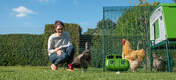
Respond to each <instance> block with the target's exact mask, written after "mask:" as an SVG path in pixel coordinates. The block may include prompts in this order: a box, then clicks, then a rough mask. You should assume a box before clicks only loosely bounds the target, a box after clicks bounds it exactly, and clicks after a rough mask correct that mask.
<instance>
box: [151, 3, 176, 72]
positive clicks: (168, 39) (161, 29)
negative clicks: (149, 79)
mask: <svg viewBox="0 0 176 80" xmlns="http://www.w3.org/2000/svg"><path fill="white" fill-rule="evenodd" d="M175 19H176V4H175V3H171V4H159V5H158V6H157V7H156V8H155V9H154V11H153V12H152V13H151V16H150V41H151V43H150V56H151V57H150V62H151V63H152V60H153V59H152V50H156V49H159V50H158V51H160V50H165V53H166V58H167V63H168V64H167V65H168V70H169V72H172V65H171V63H172V59H174V58H172V57H173V56H171V51H174V49H175V45H176V22H175V21H176V20H175ZM150 70H151V71H152V64H151V65H150Z"/></svg>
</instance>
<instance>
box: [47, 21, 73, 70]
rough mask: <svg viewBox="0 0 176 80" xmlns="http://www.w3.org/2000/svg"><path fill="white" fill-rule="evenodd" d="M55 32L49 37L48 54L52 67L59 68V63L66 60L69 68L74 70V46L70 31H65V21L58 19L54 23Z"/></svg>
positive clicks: (53, 68)
mask: <svg viewBox="0 0 176 80" xmlns="http://www.w3.org/2000/svg"><path fill="white" fill-rule="evenodd" d="M54 27H55V28H54V32H55V33H54V34H51V35H50V37H49V39H48V55H49V60H50V62H51V63H52V64H51V69H52V70H54V71H55V70H57V69H58V67H57V65H58V64H60V63H62V62H64V61H66V62H67V64H68V70H69V71H72V70H73V68H72V67H71V64H70V63H71V62H72V61H73V56H74V47H73V45H72V40H71V38H70V35H69V33H68V32H64V31H63V29H64V23H63V22H61V21H59V20H58V21H56V22H55V24H54Z"/></svg>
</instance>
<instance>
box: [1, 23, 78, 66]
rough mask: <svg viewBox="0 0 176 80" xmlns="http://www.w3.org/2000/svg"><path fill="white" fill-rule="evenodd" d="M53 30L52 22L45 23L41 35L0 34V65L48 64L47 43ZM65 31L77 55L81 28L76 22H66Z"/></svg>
mask: <svg viewBox="0 0 176 80" xmlns="http://www.w3.org/2000/svg"><path fill="white" fill-rule="evenodd" d="M53 30H54V26H53V24H46V25H45V31H44V34H42V35H33V34H6V35H0V65H1V66H13V65H33V66H44V65H48V63H49V59H48V52H47V43H48V38H49V36H50V35H51V34H52V33H54V32H53ZM65 31H68V32H69V33H70V36H71V38H72V41H73V45H74V46H75V50H76V55H77V54H78V53H79V40H80V34H81V28H80V26H79V25H77V24H67V23H66V24H65Z"/></svg>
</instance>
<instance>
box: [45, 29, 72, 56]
mask: <svg viewBox="0 0 176 80" xmlns="http://www.w3.org/2000/svg"><path fill="white" fill-rule="evenodd" d="M69 46H70V47H73V45H72V40H71V38H70V35H69V33H68V32H63V34H62V35H61V36H58V35H57V34H56V33H54V34H51V35H50V37H49V39H48V55H49V56H50V54H51V53H54V49H55V48H61V49H62V50H64V49H65V48H66V47H69Z"/></svg>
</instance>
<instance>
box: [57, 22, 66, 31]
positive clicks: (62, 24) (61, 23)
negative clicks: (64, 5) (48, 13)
mask: <svg viewBox="0 0 176 80" xmlns="http://www.w3.org/2000/svg"><path fill="white" fill-rule="evenodd" d="M58 25H61V26H63V27H65V26H64V23H63V22H62V21H60V20H57V21H55V23H54V32H56V28H57V26H58Z"/></svg>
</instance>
